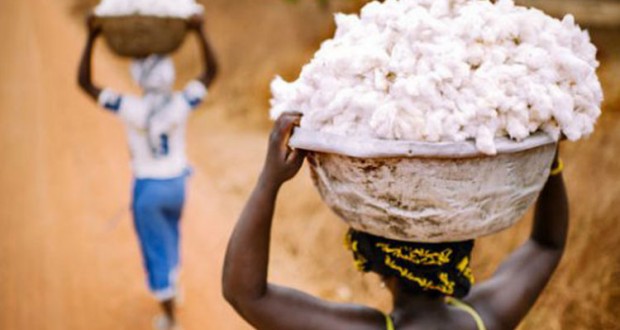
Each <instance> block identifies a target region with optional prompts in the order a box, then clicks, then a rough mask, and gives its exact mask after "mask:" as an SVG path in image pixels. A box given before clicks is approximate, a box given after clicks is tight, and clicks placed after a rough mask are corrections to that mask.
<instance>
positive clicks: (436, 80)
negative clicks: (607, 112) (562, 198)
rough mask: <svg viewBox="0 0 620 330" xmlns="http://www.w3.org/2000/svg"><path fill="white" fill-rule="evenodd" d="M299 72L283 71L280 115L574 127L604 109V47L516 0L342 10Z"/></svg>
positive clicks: (486, 138) (413, 124)
mask: <svg viewBox="0 0 620 330" xmlns="http://www.w3.org/2000/svg"><path fill="white" fill-rule="evenodd" d="M336 23H337V29H336V35H335V37H334V39H331V40H328V41H326V42H324V43H323V44H322V45H321V48H320V50H319V51H317V53H316V54H315V57H314V59H313V60H312V61H311V62H310V63H309V64H308V65H306V66H304V68H303V69H302V72H301V74H300V77H299V79H298V80H297V81H295V82H293V83H290V84H287V83H285V82H283V81H278V79H276V81H274V83H273V84H272V93H273V98H272V100H271V104H272V116H274V114H276V113H279V112H282V111H286V110H285V109H292V108H295V109H301V110H300V111H303V112H305V115H304V119H303V120H302V123H301V125H302V126H303V127H308V128H312V129H316V130H321V131H329V132H332V133H335V134H346V135H355V136H361V137H371V136H372V137H375V138H382V139H412V140H424V141H462V140H465V139H475V140H476V145H477V147H478V148H479V150H481V151H482V152H485V153H489V154H492V153H494V152H495V147H494V144H493V143H494V142H493V139H494V137H498V136H509V137H512V138H514V139H524V138H527V136H528V135H529V134H531V133H533V132H535V131H537V130H543V131H545V132H547V133H548V134H551V135H552V136H554V137H556V138H557V137H558V136H559V134H560V131H561V130H563V131H564V133H565V134H566V135H567V136H569V137H570V138H572V139H575V138H579V137H581V136H583V135H586V134H589V132H591V130H592V128H593V125H594V122H595V121H596V118H598V116H599V115H600V103H601V100H602V90H601V87H600V83H599V82H598V79H597V78H596V74H595V69H596V67H598V62H597V61H596V58H595V54H596V49H595V48H594V46H593V45H592V44H591V43H590V39H589V35H588V34H587V32H585V31H581V30H580V28H579V27H578V26H577V25H575V24H574V19H573V18H572V17H568V16H567V17H565V18H564V19H563V21H562V22H560V21H558V20H556V19H553V18H551V17H549V16H546V15H545V14H544V13H542V12H541V11H539V10H536V9H527V8H524V7H520V6H515V5H514V3H513V2H512V1H510V0H501V1H497V2H496V3H495V4H493V3H491V2H488V1H469V0H400V1H399V0H386V1H384V2H383V3H380V2H372V3H369V4H367V5H366V6H365V7H364V8H363V9H362V13H361V18H358V17H357V16H355V15H337V16H336Z"/></svg>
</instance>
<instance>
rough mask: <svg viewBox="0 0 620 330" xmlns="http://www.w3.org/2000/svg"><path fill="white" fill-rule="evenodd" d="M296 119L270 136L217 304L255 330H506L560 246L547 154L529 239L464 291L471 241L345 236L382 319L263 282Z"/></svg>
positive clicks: (291, 161)
mask: <svg viewBox="0 0 620 330" xmlns="http://www.w3.org/2000/svg"><path fill="white" fill-rule="evenodd" d="M299 120H300V116H299V115H296V114H290V113H285V114H283V115H282V116H280V118H279V119H278V120H277V122H276V124H275V126H274V128H273V131H272V133H271V137H270V142H269V150H268V153H267V158H266V161H265V165H264V167H263V170H262V173H261V175H260V178H259V180H258V183H257V185H256V187H255V188H254V191H253V192H252V194H251V196H250V198H249V200H248V202H247V204H246V205H245V208H244V210H243V212H242V214H241V216H240V218H239V220H238V222H237V225H236V227H235V229H234V232H233V234H232V236H231V238H230V241H229V245H228V250H227V253H226V258H225V262H224V270H223V279H222V281H223V295H224V297H225V298H226V300H227V301H228V302H229V303H230V304H231V305H232V306H233V307H234V309H235V310H236V311H237V312H238V313H239V315H241V316H242V317H243V318H244V319H245V320H246V321H247V322H248V323H250V324H252V325H253V326H254V327H255V328H257V329H268V330H277V329H295V330H303V329H308V330H310V329H312V330H320V329H326V330H338V329H343V330H350V329H355V330H364V329H369V330H377V329H388V330H393V329H397V330H404V329H464V330H465V329H472V330H473V329H488V330H493V329H514V328H516V327H517V326H518V325H519V323H520V322H521V321H522V320H523V318H524V317H525V316H526V314H527V313H528V311H529V310H530V308H531V307H532V306H533V305H534V303H535V302H536V299H537V298H538V297H539V296H540V294H541V293H542V291H543V289H544V287H545V286H546V284H547V283H548V282H549V280H550V278H551V275H552V274H553V272H554V270H555V269H556V267H557V265H558V263H559V261H560V259H561V257H562V254H563V252H564V246H565V243H566V236H567V230H568V200H567V196H566V191H565V188H564V181H563V178H562V173H561V172H562V163H561V162H560V161H559V158H558V154H557V151H556V156H555V160H554V161H553V164H552V170H551V175H550V176H549V178H548V180H547V182H546V184H545V186H544V188H543V190H542V192H541V194H540V196H539V199H538V201H537V203H536V211H535V216H534V222H533V225H532V231H531V234H530V237H529V238H528V239H527V241H526V242H525V243H523V244H522V245H521V246H520V247H519V248H518V249H517V250H516V251H515V252H513V253H512V254H511V255H509V256H508V257H507V258H506V260H505V261H504V262H503V263H502V264H501V266H500V267H499V268H498V270H497V271H496V272H495V274H494V275H493V276H492V277H491V278H489V279H488V280H485V281H483V282H481V283H479V284H476V285H473V276H472V275H471V269H470V260H471V250H472V248H473V241H464V242H451V243H433V244H430V243H412V242H403V241H395V240H391V239H386V238H382V237H378V236H374V235H371V234H367V233H363V232H359V231H355V230H350V231H349V232H348V233H347V237H346V242H347V246H348V247H349V249H350V250H351V251H352V252H353V255H354V259H355V264H356V265H357V266H358V268H359V269H361V270H362V271H366V272H373V273H376V274H378V275H379V276H380V277H381V278H382V280H383V281H384V283H385V284H386V287H387V289H388V290H389V291H390V293H391V294H392V300H393V308H392V311H391V312H390V313H387V314H384V313H383V312H381V311H379V310H376V309H374V308H370V307H366V306H361V305H355V304H337V303H332V302H328V301H324V300H322V299H319V298H317V297H313V296H311V295H309V294H306V293H304V292H300V291H297V290H294V289H292V288H287V287H283V286H279V285H275V284H272V283H269V281H268V279H267V270H268V261H269V246H270V234H271V225H272V218H273V211H274V207H275V202H276V199H277V196H278V192H279V190H280V188H281V187H282V184H283V183H284V182H286V181H288V180H289V179H291V178H292V177H294V176H295V175H296V174H297V172H298V171H299V169H300V167H301V166H302V164H303V160H304V158H305V154H306V153H305V151H303V150H299V149H291V148H289V147H288V145H287V144H288V140H289V138H290V136H291V132H292V130H293V128H294V127H295V126H296V125H298V123H299Z"/></svg>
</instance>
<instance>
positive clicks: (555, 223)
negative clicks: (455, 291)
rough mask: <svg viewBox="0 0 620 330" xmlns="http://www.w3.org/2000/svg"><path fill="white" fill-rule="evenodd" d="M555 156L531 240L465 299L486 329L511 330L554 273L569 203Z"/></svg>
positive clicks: (565, 231) (565, 225)
mask: <svg viewBox="0 0 620 330" xmlns="http://www.w3.org/2000/svg"><path fill="white" fill-rule="evenodd" d="M560 167H561V164H560V161H559V158H558V152H556V156H555V159H554V161H553V164H552V169H556V170H558V169H559V171H558V173H553V174H552V175H551V176H549V178H548V180H547V183H546V184H545V186H544V188H543V190H542V192H541V193H540V196H539V197H538V201H537V203H536V210H535V214H534V223H533V225H532V232H531V235H530V238H529V239H528V240H527V241H526V242H525V243H524V244H523V245H522V246H521V247H519V248H518V249H517V250H516V251H515V252H513V253H512V254H511V255H510V256H509V257H508V259H507V260H506V261H505V262H504V263H502V265H501V266H500V267H499V268H498V270H497V272H496V273H495V274H494V275H493V277H492V278H491V279H489V280H488V281H486V282H484V283H481V284H480V285H478V286H475V287H474V289H473V290H472V292H471V294H470V295H469V296H468V299H466V300H467V301H468V302H469V303H470V304H472V305H473V306H474V308H476V310H478V312H480V313H481V315H482V317H483V319H484V320H485V323H487V325H488V328H489V329H514V328H516V327H517V325H518V324H519V322H520V321H521V320H522V319H523V318H524V317H525V315H526V314H527V313H528V311H529V310H530V308H531V307H532V306H533V305H534V303H535V302H536V299H537V298H538V296H539V295H540V294H541V292H542V291H543V289H544V288H545V286H546V284H547V283H548V282H549V279H550V278H551V275H552V274H553V272H554V271H555V269H556V267H557V265H558V263H559V262H560V259H561V257H562V254H563V253H564V246H565V244H566V236H567V233H568V199H567V196H566V190H565V188H564V180H563V177H562V173H561V168H560Z"/></svg>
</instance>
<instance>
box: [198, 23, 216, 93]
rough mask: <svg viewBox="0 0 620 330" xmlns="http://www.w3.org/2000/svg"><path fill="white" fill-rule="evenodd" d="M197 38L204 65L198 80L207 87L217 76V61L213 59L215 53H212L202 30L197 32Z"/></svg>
mask: <svg viewBox="0 0 620 330" xmlns="http://www.w3.org/2000/svg"><path fill="white" fill-rule="evenodd" d="M198 38H199V40H200V48H201V53H202V59H203V63H204V64H203V68H204V71H203V73H202V74H201V75H200V77H199V78H198V79H199V80H200V81H202V83H203V84H204V85H205V86H206V87H209V86H210V85H211V83H212V82H213V80H214V79H215V76H216V75H217V71H218V65H217V60H216V58H215V53H214V52H213V49H212V48H211V45H210V44H209V42H208V41H207V36H206V35H205V34H204V31H203V30H202V29H199V30H198Z"/></svg>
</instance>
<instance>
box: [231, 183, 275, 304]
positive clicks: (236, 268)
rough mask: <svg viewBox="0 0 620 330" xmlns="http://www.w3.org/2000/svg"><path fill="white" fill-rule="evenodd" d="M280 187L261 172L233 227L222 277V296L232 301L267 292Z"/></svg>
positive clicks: (254, 296)
mask: <svg viewBox="0 0 620 330" xmlns="http://www.w3.org/2000/svg"><path fill="white" fill-rule="evenodd" d="M279 188H280V185H279V184H276V183H274V180H271V179H270V178H269V177H267V176H265V175H264V174H263V175H261V178H260V179H259V181H258V184H257V185H256V187H255V188H254V191H253V192H252V195H251V196H250V199H249V200H248V202H247V204H246V206H245V208H244V209H243V212H242V213H241V216H240V217H239V220H238V222H237V225H236V226H235V229H234V231H233V234H232V237H231V239H230V242H229V244H228V249H227V252H226V258H225V261H224V271H223V279H222V283H223V292H224V296H225V297H226V299H227V300H228V301H229V302H231V303H232V304H233V305H236V304H237V303H238V302H239V301H240V300H241V301H243V300H254V299H258V298H260V297H262V296H263V295H264V294H265V292H266V288H267V267H268V263H269V241H270V238H271V237H270V236H271V224H272V219H273V212H274V204H275V201H276V197H277V194H278V190H279Z"/></svg>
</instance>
